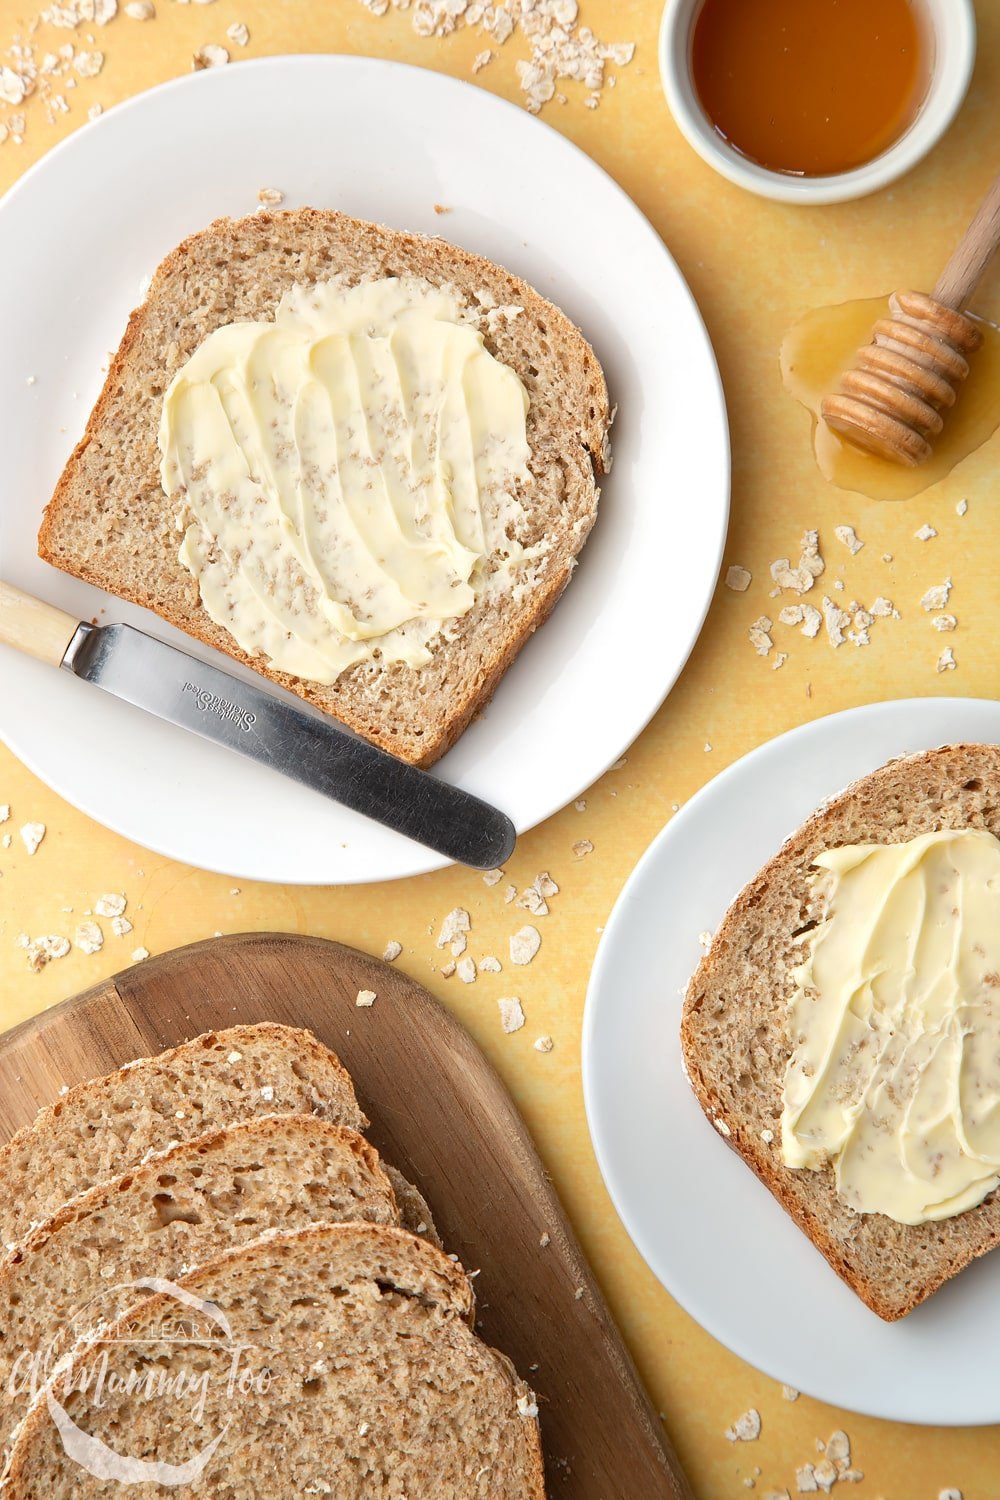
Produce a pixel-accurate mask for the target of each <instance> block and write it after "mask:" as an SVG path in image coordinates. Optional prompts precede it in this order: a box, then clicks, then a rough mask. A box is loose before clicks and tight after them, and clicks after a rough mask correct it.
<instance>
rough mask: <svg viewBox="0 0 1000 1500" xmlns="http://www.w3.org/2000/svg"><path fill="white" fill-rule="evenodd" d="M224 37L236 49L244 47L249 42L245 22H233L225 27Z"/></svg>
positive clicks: (248, 33) (248, 31)
mask: <svg viewBox="0 0 1000 1500" xmlns="http://www.w3.org/2000/svg"><path fill="white" fill-rule="evenodd" d="M226 36H227V37H228V38H229V40H230V41H231V42H233V43H235V45H236V46H237V47H245V46H246V45H247V43H248V42H249V40H250V29H249V27H248V26H247V24H246V22H245V21H234V22H233V23H232V25H231V26H227V27H226Z"/></svg>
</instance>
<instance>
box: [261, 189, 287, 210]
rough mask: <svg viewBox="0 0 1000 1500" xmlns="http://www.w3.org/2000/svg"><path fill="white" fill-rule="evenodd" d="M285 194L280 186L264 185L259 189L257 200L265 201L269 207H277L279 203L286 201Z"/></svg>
mask: <svg viewBox="0 0 1000 1500" xmlns="http://www.w3.org/2000/svg"><path fill="white" fill-rule="evenodd" d="M284 201H285V195H284V193H283V192H282V191H281V189H280V188H271V187H262V188H258V189H257V202H258V203H265V204H267V206H268V207H269V208H277V206H278V204H279V203H284Z"/></svg>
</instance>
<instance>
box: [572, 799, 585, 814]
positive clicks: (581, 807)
mask: <svg viewBox="0 0 1000 1500" xmlns="http://www.w3.org/2000/svg"><path fill="white" fill-rule="evenodd" d="M573 806H574V807H575V808H576V810H577V812H586V811H587V799H586V797H578V798H577V799H576V801H575V802H574V803H573Z"/></svg>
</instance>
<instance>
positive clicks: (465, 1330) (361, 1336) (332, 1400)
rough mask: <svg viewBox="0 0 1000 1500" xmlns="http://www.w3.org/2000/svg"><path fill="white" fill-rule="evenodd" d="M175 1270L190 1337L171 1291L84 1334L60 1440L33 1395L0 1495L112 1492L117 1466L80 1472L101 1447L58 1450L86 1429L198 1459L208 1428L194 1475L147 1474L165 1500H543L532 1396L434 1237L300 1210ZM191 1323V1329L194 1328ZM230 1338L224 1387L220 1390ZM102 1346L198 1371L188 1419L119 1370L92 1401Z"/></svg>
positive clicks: (114, 1363)
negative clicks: (318, 1217) (188, 1303)
mask: <svg viewBox="0 0 1000 1500" xmlns="http://www.w3.org/2000/svg"><path fill="white" fill-rule="evenodd" d="M180 1284H181V1286H182V1288H183V1290H184V1292H185V1293H186V1294H187V1295H188V1297H189V1298H197V1299H199V1302H201V1303H205V1302H208V1303H211V1304H213V1307H212V1308H211V1310H210V1312H209V1313H208V1314H206V1315H198V1314H194V1313H192V1312H190V1311H188V1312H187V1314H186V1316H187V1321H188V1330H189V1337H190V1341H189V1342H185V1341H184V1334H183V1329H182V1331H181V1332H180V1334H178V1316H177V1314H178V1305H177V1301H176V1298H174V1297H169V1296H158V1297H154V1298H152V1299H151V1300H150V1301H149V1302H146V1303H144V1304H142V1305H141V1306H140V1307H139V1308H137V1309H136V1310H135V1311H134V1312H132V1313H130V1314H129V1315H128V1316H127V1317H126V1318H125V1319H123V1320H122V1321H121V1322H120V1323H119V1324H117V1325H116V1326H115V1327H114V1328H113V1329H111V1330H110V1331H109V1334H108V1336H107V1338H106V1339H102V1340H100V1341H98V1342H97V1343H96V1344H95V1345H94V1346H93V1347H92V1348H90V1349H87V1350H84V1351H82V1352H81V1353H80V1354H79V1355H78V1357H77V1359H76V1361H75V1366H74V1369H73V1370H72V1371H71V1372H69V1374H68V1375H64V1376H62V1377H60V1378H59V1379H57V1381H56V1384H55V1388H54V1394H55V1398H56V1401H57V1402H58V1403H59V1404H60V1405H61V1406H62V1408H63V1410H64V1411H65V1413H66V1414H67V1415H68V1418H69V1419H70V1420H71V1421H72V1423H73V1424H74V1425H73V1427H70V1426H69V1423H68V1422H64V1423H63V1427H64V1429H65V1441H64V1434H63V1433H61V1432H60V1430H59V1429H58V1428H57V1427H56V1425H55V1424H54V1422H53V1418H52V1416H51V1415H50V1410H49V1408H48V1407H47V1405H46V1403H45V1401H44V1399H42V1400H40V1401H39V1402H38V1403H36V1405H35V1406H34V1407H33V1408H32V1410H31V1412H30V1414H29V1415H28V1417H27V1419H26V1420H25V1422H24V1424H23V1426H22V1429H21V1431H20V1434H19V1436H18V1438H17V1441H16V1443H15V1446H14V1450H13V1455H12V1460H11V1465H10V1472H9V1477H8V1488H7V1495H8V1496H9V1500H29V1497H31V1500H37V1497H39V1496H42V1495H44V1496H45V1497H46V1500H64V1497H65V1500H68V1497H70V1496H72V1497H73V1500H90V1497H93V1496H110V1495H113V1494H118V1493H120V1488H121V1487H120V1484H119V1481H118V1479H117V1478H115V1477H105V1478H97V1477H95V1474H94V1472H93V1470H95V1469H96V1470H98V1472H101V1465H100V1464H99V1463H97V1462H92V1463H91V1465H90V1467H91V1470H92V1472H91V1473H88V1472H86V1470H85V1469H82V1468H81V1467H80V1466H79V1465H78V1463H77V1462H76V1461H75V1460H74V1459H73V1458H72V1457H71V1456H70V1454H69V1453H68V1452H67V1445H68V1446H69V1447H71V1448H73V1449H74V1451H77V1445H79V1443H80V1439H81V1438H82V1437H83V1436H84V1435H86V1436H87V1437H91V1438H97V1439H99V1440H100V1441H101V1442H102V1443H103V1444H105V1445H106V1446H107V1448H110V1449H112V1450H113V1452H114V1453H115V1454H117V1455H119V1456H122V1457H127V1458H129V1459H131V1460H132V1461H133V1463H134V1461H135V1460H137V1459H138V1460H140V1461H142V1462H145V1463H149V1462H152V1461H154V1460H155V1461H158V1462H159V1463H160V1464H164V1463H167V1464H173V1465H180V1464H186V1463H190V1462H191V1461H192V1459H194V1460H195V1461H196V1462H197V1455H198V1454H199V1453H203V1452H205V1451H206V1450H207V1449H208V1447H209V1445H210V1443H212V1442H213V1441H214V1440H215V1439H216V1438H218V1446H217V1448H216V1449H215V1450H214V1451H213V1452H211V1453H210V1454H209V1455H208V1457H207V1461H206V1462H205V1466H204V1469H203V1472H202V1474H201V1475H200V1477H198V1478H195V1479H193V1480H191V1481H190V1482H187V1483H182V1484H179V1485H176V1486H173V1485H172V1486H171V1487H170V1488H169V1489H167V1488H166V1487H165V1486H164V1487H163V1488H159V1487H157V1488H156V1493H163V1494H167V1493H169V1494H173V1495H175V1496H177V1497H178V1500H182V1497H188V1496H194V1495H199V1496H200V1495H209V1494H211V1495H216V1496H224V1497H225V1500H257V1497H258V1496H261V1495H267V1496H279V1495H280V1496H283V1495H310V1494H311V1495H330V1496H336V1500H376V1497H386V1500H389V1497H392V1500H402V1497H404V1496H405V1497H406V1500H472V1497H492V1500H542V1497H543V1496H544V1484H543V1479H542V1464H541V1453H540V1445H539V1438H538V1425H537V1421H536V1412H537V1407H536V1405H535V1402H534V1400H533V1397H532V1396H531V1393H530V1391H529V1390H528V1388H527V1387H526V1386H525V1385H524V1384H522V1382H521V1381H520V1380H519V1379H518V1378H517V1376H516V1374H515V1372H514V1370H513V1368H512V1367H511V1365H510V1364H509V1362H508V1361H507V1360H506V1359H505V1358H504V1357H503V1356H502V1355H500V1354H497V1353H496V1352H495V1351H494V1350H492V1349H490V1348H488V1347H487V1346H486V1345H485V1344H483V1343H482V1342H480V1340H479V1339H477V1338H476V1336H475V1334H473V1332H472V1331H471V1329H470V1327H469V1325H468V1321H467V1319H468V1317H469V1315H470V1312H471V1309H472V1289H471V1286H470V1283H469V1281H468V1278H467V1277H466V1276H465V1273H464V1272H463V1271H462V1270H461V1268H460V1267H459V1266H457V1265H455V1264H453V1263H452V1262H451V1261H450V1260H449V1259H448V1257H447V1256H445V1255H443V1254H442V1253H441V1252H440V1251H439V1250H436V1249H434V1248H433V1247H432V1246H430V1245H427V1244H426V1243H424V1242H423V1241H421V1240H418V1239H415V1238H414V1237H413V1236H412V1235H408V1234H407V1233H406V1232H405V1231H403V1230H399V1229H390V1228H385V1227H382V1226H376V1225H371V1224H343V1225H333V1226H325V1227H316V1228H311V1229H301V1230H298V1231H293V1232H289V1233H283V1234H279V1235H277V1236H274V1237H271V1238H269V1239H266V1240H262V1241H257V1242H256V1243H254V1244H252V1245H249V1246H245V1247H243V1248H241V1249H239V1250H236V1251H231V1252H229V1253H228V1254H226V1255H224V1256H221V1257H219V1258H218V1259H216V1260H214V1261H212V1262H210V1263H208V1264H207V1265H205V1266H203V1267H201V1268H200V1269H198V1270H197V1271H194V1272H192V1273H191V1275H189V1276H186V1277H184V1278H183V1280H182V1282H181V1283H180ZM219 1313H221V1314H222V1315H223V1316H224V1317H225V1318H226V1320H227V1322H228V1326H229V1330H230V1332H229V1336H228V1337H226V1336H225V1334H224V1332H223V1330H222V1328H221V1326H220V1322H219V1317H218V1314H219ZM196 1332H199V1333H203V1334H205V1333H207V1336H203V1337H202V1338H201V1339H200V1340H199V1341H195V1338H194V1336H193V1335H194V1334H195V1333H196ZM165 1333H166V1334H169V1335H171V1337H169V1338H168V1337H165V1336H164V1334H165ZM234 1347H239V1349H240V1350H241V1357H240V1380H241V1382H242V1383H243V1384H242V1387H241V1394H240V1396H239V1398H238V1399H233V1397H232V1396H231V1395H229V1394H227V1385H228V1382H229V1375H230V1370H231V1368H232V1355H231V1349H232V1348H234ZM104 1359H107V1360H108V1362H109V1367H110V1368H111V1369H112V1370H114V1369H119V1370H120V1371H121V1372H122V1375H123V1376H124V1375H125V1374H127V1372H128V1371H131V1370H135V1371H136V1372H137V1374H138V1375H139V1376H140V1377H141V1376H144V1375H149V1376H150V1377H151V1379H158V1380H160V1381H162V1380H163V1379H164V1378H165V1377H166V1378H169V1377H171V1376H175V1375H177V1374H179V1373H180V1372H181V1371H182V1370H183V1371H186V1372H187V1373H188V1376H189V1379H190V1378H191V1377H193V1378H195V1379H197V1380H201V1381H202V1382H203V1389H204V1392H205V1400H204V1408H203V1414H202V1421H201V1422H200V1424H198V1425H196V1424H195V1423H194V1422H193V1421H192V1420H191V1416H190V1403H186V1402H184V1401H183V1400H178V1399H177V1398H176V1394H166V1393H164V1394H162V1395H158V1396H153V1397H151V1398H150V1399H149V1400H146V1399H145V1398H144V1397H142V1396H141V1395H140V1396H137V1395H136V1394H134V1392H133V1393H128V1392H127V1391H123V1390H122V1389H121V1387H122V1386H123V1384H124V1379H120V1380H119V1381H118V1382H117V1385H118V1389H117V1390H116V1389H115V1388H114V1383H113V1382H112V1381H111V1380H110V1379H108V1380H106V1381H105V1382H104V1384H103V1386H102V1387H101V1394H102V1396H103V1404H101V1405H98V1404H97V1402H96V1400H95V1399H94V1398H95V1394H96V1387H95V1386H94V1384H93V1380H94V1377H95V1375H96V1374H97V1372H98V1371H99V1369H100V1367H101V1362H102V1360H104ZM264 1370H266V1371H268V1372H269V1384H268V1386H267V1389H266V1390H260V1389H258V1388H257V1387H255V1386H254V1385H253V1381H254V1379H255V1378H256V1377H258V1376H259V1375H260V1374H261V1372H262V1371H264ZM69 1376H71V1377H72V1378H71V1379H70V1378H69ZM88 1378H89V1381H90V1385H89V1387H88V1389H86V1390H84V1389H82V1388H83V1387H85V1386H87V1384H88ZM71 1387H72V1388H71ZM161 1389H162V1387H161ZM175 1390H176V1388H175ZM227 1423H228V1425H227ZM93 1457H94V1451H93V1449H92V1450H91V1458H93ZM103 1457H104V1460H105V1463H104V1468H103V1472H104V1473H105V1474H106V1475H107V1474H108V1466H107V1462H106V1455H104V1456H103ZM132 1473H133V1477H134V1475H135V1471H134V1470H132ZM161 1473H162V1471H161ZM149 1488H150V1489H151V1490H152V1488H153V1486H149Z"/></svg>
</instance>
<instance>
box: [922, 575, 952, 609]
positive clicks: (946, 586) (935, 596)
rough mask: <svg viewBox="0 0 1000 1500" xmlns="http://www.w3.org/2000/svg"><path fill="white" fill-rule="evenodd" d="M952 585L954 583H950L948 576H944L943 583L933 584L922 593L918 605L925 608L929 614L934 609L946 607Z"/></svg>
mask: <svg viewBox="0 0 1000 1500" xmlns="http://www.w3.org/2000/svg"><path fill="white" fill-rule="evenodd" d="M953 587H954V584H953V583H952V581H951V579H950V578H946V579H945V581H944V583H936V584H934V585H933V587H932V588H929V589H928V590H927V592H926V593H925V594H924V596H923V598H922V599H921V601H920V607H921V608H922V609H925V610H926V611H927V613H928V614H931V613H932V612H933V611H934V610H936V609H946V608H947V605H948V596H949V594H950V593H951V591H952V588H953Z"/></svg>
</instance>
